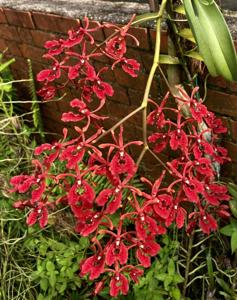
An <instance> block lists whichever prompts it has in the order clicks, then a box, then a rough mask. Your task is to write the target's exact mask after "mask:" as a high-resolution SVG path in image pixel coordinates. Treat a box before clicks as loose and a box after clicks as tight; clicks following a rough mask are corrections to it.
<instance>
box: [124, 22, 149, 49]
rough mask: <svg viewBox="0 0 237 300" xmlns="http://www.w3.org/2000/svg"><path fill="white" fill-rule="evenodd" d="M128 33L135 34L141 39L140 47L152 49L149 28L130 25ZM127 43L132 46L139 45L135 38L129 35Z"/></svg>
mask: <svg viewBox="0 0 237 300" xmlns="http://www.w3.org/2000/svg"><path fill="white" fill-rule="evenodd" d="M128 33H129V34H131V35H133V36H135V38H136V39H137V40H138V41H139V48H140V49H145V50H149V49H150V45H149V41H148V30H147V28H140V27H130V28H129V30H128ZM127 45H128V46H131V47H137V44H136V42H135V41H134V39H133V38H131V37H129V36H128V37H127Z"/></svg>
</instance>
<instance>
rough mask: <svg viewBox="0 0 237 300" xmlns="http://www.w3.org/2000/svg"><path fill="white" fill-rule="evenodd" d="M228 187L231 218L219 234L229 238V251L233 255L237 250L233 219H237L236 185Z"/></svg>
mask: <svg viewBox="0 0 237 300" xmlns="http://www.w3.org/2000/svg"><path fill="white" fill-rule="evenodd" d="M228 187H229V192H230V194H231V195H232V199H231V200H230V201H229V205H230V210H231V212H232V215H233V217H232V218H230V224H228V225H226V226H224V227H223V228H221V230H220V232H221V233H222V234H223V235H226V236H229V237H230V244H231V251H232V253H234V252H235V251H236V250H237V219H235V218H237V185H235V184H233V183H230V184H229V185H228ZM234 217H235V218H234Z"/></svg>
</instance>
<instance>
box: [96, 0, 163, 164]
mask: <svg viewBox="0 0 237 300" xmlns="http://www.w3.org/2000/svg"><path fill="white" fill-rule="evenodd" d="M166 3H167V0H162V3H161V5H160V10H159V12H158V14H157V23H156V44H155V53H154V58H153V64H152V67H151V70H150V73H149V76H148V79H147V83H146V88H145V92H144V96H143V99H142V103H141V105H140V106H139V107H138V108H136V109H135V110H133V111H132V112H130V113H129V114H128V115H127V116H125V117H124V118H123V119H121V120H120V121H119V122H117V123H116V124H115V125H114V126H112V127H111V128H110V129H108V130H107V131H105V132H104V133H103V134H102V135H101V136H99V137H98V138H97V139H96V140H95V143H96V142H98V141H99V140H100V139H102V138H103V137H104V136H105V135H107V134H108V133H110V132H112V131H114V130H115V129H116V128H118V127H119V126H120V125H121V124H123V123H124V122H125V121H127V120H128V119H129V118H131V117H132V116H133V115H135V114H136V113H137V112H140V111H141V110H142V129H143V130H142V131H143V149H142V151H141V153H140V156H139V158H138V160H137V165H138V166H139V164H140V162H141V160H142V158H143V156H144V155H145V153H146V151H147V150H150V149H149V147H148V145H147V122H146V120H147V105H148V99H149V94H150V90H151V84H152V81H153V78H154V75H155V72H156V70H157V68H158V66H159V57H160V36H161V19H162V15H163V13H164V10H165V7H166ZM134 23H136V21H134ZM132 24H133V23H132ZM152 154H153V152H152ZM153 156H154V154H153ZM155 158H156V159H157V160H158V161H159V163H160V164H162V165H163V166H164V167H165V168H166V169H167V166H166V165H165V164H164V163H163V161H161V160H160V158H159V157H158V156H157V155H155Z"/></svg>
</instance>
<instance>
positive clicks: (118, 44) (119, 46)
mask: <svg viewBox="0 0 237 300" xmlns="http://www.w3.org/2000/svg"><path fill="white" fill-rule="evenodd" d="M134 17H135V15H134V16H132V18H131V20H130V21H129V23H128V24H127V25H125V26H123V27H121V28H120V27H118V26H116V25H112V24H105V25H104V27H106V28H111V27H112V28H115V29H116V31H117V33H118V34H116V36H115V37H112V38H111V39H109V40H108V41H107V42H106V47H105V54H108V55H109V57H112V58H114V59H116V60H117V59H121V58H122V57H123V56H124V54H125V53H126V51H127V47H126V40H125V38H126V36H129V37H131V38H132V39H133V40H134V41H135V43H136V44H137V46H138V45H139V41H138V40H137V39H136V38H135V37H134V36H133V35H132V34H129V33H128V29H129V27H130V26H131V23H132V21H133V19H134Z"/></svg>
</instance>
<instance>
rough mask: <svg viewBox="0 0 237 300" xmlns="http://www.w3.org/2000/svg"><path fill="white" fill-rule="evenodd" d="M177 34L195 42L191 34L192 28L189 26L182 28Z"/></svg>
mask: <svg viewBox="0 0 237 300" xmlns="http://www.w3.org/2000/svg"><path fill="white" fill-rule="evenodd" d="M178 35H179V36H181V37H183V38H185V39H186V40H189V41H191V42H193V43H196V41H195V38H194V36H193V33H192V30H191V29H190V28H183V29H181V30H180V31H179V33H178Z"/></svg>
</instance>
